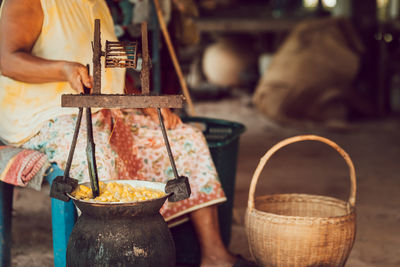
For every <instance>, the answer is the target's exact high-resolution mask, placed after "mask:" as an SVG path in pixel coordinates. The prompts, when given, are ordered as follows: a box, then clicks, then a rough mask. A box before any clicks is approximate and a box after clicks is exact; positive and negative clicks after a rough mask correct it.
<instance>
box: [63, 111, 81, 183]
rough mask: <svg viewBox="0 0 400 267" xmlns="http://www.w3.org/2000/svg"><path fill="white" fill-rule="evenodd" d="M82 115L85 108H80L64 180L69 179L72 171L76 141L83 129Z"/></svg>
mask: <svg viewBox="0 0 400 267" xmlns="http://www.w3.org/2000/svg"><path fill="white" fill-rule="evenodd" d="M82 113H83V108H79V113H78V117H77V118H76V123H75V131H74V136H73V137H72V144H71V148H70V149H69V154H68V159H67V166H66V167H65V171H64V180H65V179H66V178H67V177H69V170H70V169H71V164H72V159H73V158H74V152H75V147H76V141H77V139H78V134H79V128H80V127H81V121H82Z"/></svg>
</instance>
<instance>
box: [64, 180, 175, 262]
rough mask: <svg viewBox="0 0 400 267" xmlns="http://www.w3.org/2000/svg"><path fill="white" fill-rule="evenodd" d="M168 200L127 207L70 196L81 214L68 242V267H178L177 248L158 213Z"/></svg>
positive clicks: (150, 185) (161, 186) (146, 184)
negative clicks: (176, 261)
mask: <svg viewBox="0 0 400 267" xmlns="http://www.w3.org/2000/svg"><path fill="white" fill-rule="evenodd" d="M117 182H119V183H128V184H130V185H132V186H133V187H147V188H153V189H158V190H162V191H164V187H165V184H162V183H155V182H147V181H134V180H118V181H117ZM89 186H90V185H89ZM168 196H169V195H167V194H166V195H165V196H163V197H160V198H156V199H152V200H148V201H141V202H125V203H120V202H111V203H98V202H97V203H95V202H93V201H83V200H78V199H76V198H74V197H72V196H70V197H71V199H72V200H73V201H74V203H75V205H76V206H77V207H78V208H79V209H80V211H81V212H82V214H81V216H79V218H78V221H77V222H76V224H75V226H74V229H73V230H72V233H71V236H70V239H69V242H68V247H67V266H74V267H75V266H85V267H87V266H110V267H111V266H113V267H114V266H141V267H146V266H152V267H153V266H157V267H161V266H175V245H174V242H173V239H172V236H171V233H170V231H169V229H168V226H167V223H166V222H165V221H164V219H163V217H162V216H161V214H160V212H159V210H160V209H161V207H162V205H163V204H164V202H165V200H166V199H167V198H168Z"/></svg>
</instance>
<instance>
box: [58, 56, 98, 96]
mask: <svg viewBox="0 0 400 267" xmlns="http://www.w3.org/2000/svg"><path fill="white" fill-rule="evenodd" d="M63 72H64V75H65V77H66V80H67V81H68V82H69V84H70V85H71V87H72V89H74V90H75V91H76V92H77V93H84V90H83V85H85V86H86V87H87V88H92V78H91V77H90V75H89V73H88V71H87V68H86V67H85V66H84V65H82V64H80V63H77V62H65V64H64V68H63Z"/></svg>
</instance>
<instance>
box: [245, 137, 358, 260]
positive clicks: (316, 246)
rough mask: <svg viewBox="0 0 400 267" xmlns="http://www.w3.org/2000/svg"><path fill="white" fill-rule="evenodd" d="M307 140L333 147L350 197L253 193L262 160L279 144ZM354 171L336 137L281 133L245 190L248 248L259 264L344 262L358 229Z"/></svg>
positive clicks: (276, 149) (285, 144)
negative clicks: (346, 169)
mask: <svg viewBox="0 0 400 267" xmlns="http://www.w3.org/2000/svg"><path fill="white" fill-rule="evenodd" d="M305 140H315V141H320V142H323V143H325V144H328V145H329V146H331V147H333V148H334V149H335V150H336V151H337V152H339V154H340V155H341V156H342V157H343V158H344V160H345V161H346V163H347V165H348V167H349V170H350V196H349V199H348V201H343V200H339V199H336V198H333V197H326V196H317V195H308V194H274V195H265V196H259V197H256V198H255V199H254V192H255V189H256V185H257V181H258V178H259V176H260V173H261V171H262V170H263V168H264V166H265V164H266V163H267V161H268V160H269V159H270V157H271V156H272V155H273V154H274V153H275V152H276V151H278V150H279V149H280V148H282V147H284V146H287V145H288V144H291V143H295V142H301V141H305ZM355 200H356V174H355V170H354V165H353V162H352V161H351V159H350V157H349V155H348V154H347V153H346V152H345V151H344V150H343V149H342V148H340V147H339V146H338V145H337V144H335V143H334V142H332V141H330V140H328V139H326V138H323V137H320V136H315V135H303V136H296V137H292V138H288V139H285V140H283V141H281V142H279V143H278V144H276V145H275V146H273V147H272V148H271V149H270V150H269V151H268V152H267V153H266V154H265V155H264V156H263V157H262V158H261V160H260V163H259V164H258V166H257V169H256V170H255V173H254V175H253V178H252V181H251V184H250V192H249V200H248V207H247V211H246V218H245V225H246V233H247V237H248V240H249V246H250V251H251V254H252V255H253V257H254V258H255V260H256V261H257V264H258V265H260V266H279V267H286V266H290V267H300V266H308V267H309V266H344V264H345V263H346V260H347V258H348V256H349V254H350V251H351V249H352V247H353V244H354V238H355V232H356V213H355Z"/></svg>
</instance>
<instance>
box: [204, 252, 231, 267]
mask: <svg viewBox="0 0 400 267" xmlns="http://www.w3.org/2000/svg"><path fill="white" fill-rule="evenodd" d="M238 259H239V258H238V257H236V256H234V255H231V254H223V255H207V256H205V257H203V258H202V260H201V265H200V266H201V267H217V266H218V267H232V266H234V264H235V263H236V261H238Z"/></svg>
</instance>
